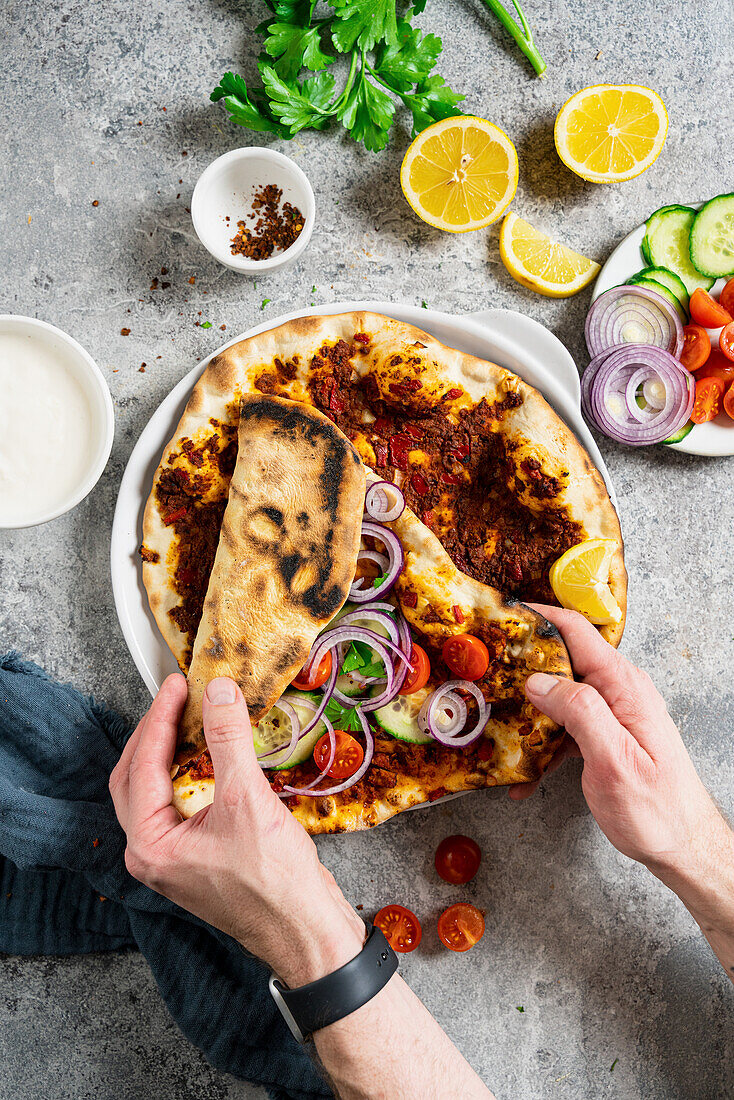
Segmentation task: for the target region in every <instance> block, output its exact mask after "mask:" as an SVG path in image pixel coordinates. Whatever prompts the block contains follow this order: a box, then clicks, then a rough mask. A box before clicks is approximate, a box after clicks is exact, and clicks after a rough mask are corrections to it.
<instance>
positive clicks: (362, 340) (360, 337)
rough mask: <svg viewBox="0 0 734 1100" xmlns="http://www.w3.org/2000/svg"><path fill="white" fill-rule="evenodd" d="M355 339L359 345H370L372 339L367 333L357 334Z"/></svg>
mask: <svg viewBox="0 0 734 1100" xmlns="http://www.w3.org/2000/svg"><path fill="white" fill-rule="evenodd" d="M354 339H355V340H356V341H357V343H358V344H369V342H370V338H369V336H368V335H367V333H366V332H355V334H354Z"/></svg>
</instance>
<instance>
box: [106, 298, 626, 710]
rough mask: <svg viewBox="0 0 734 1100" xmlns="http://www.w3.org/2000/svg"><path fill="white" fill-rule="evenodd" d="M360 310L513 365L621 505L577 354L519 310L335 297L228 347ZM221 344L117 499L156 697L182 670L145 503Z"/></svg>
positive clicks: (169, 407)
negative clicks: (159, 609)
mask: <svg viewBox="0 0 734 1100" xmlns="http://www.w3.org/2000/svg"><path fill="white" fill-rule="evenodd" d="M359 309H365V310H370V311H372V312H374V313H384V314H386V315H388V316H390V317H395V318H396V319H398V320H400V321H407V322H408V323H409V324H412V325H416V326H417V327H419V328H422V329H425V330H427V331H428V332H430V333H431V334H432V335H433V336H435V337H436V338H437V339H439V340H441V341H443V343H445V344H447V345H449V346H450V347H454V348H458V349H459V350H461V351H465V352H469V353H470V354H472V355H477V356H480V357H481V358H483V359H490V360H492V361H493V362H495V363H499V364H500V365H501V366H503V367H507V368H509V369H510V370H512V371H514V372H515V373H516V374H518V375H520V376H521V377H522V378H524V379H525V381H526V382H529V383H530V384H531V385H532V386H535V387H536V388H537V389H538V390H540V392H541V393H542V394H543V395H544V396H545V397H546V399H547V400H548V401H549V403H550V404H551V405H552V406H553V407H554V409H555V410H556V412H557V413H558V414H559V415H560V416H561V417H562V418H563V419H564V420H565V422H566V423H567V424H568V425H569V427H570V428H571V429H572V431H573V432H574V433H575V434H576V436H577V437H578V439H579V440H580V442H581V443H582V444H583V445H584V446H585V447H586V449H587V451H588V452H589V454H590V456H591V458H592V461H593V462H594V463H595V464H596V466H597V467H598V469H599V471H600V472H601V474H602V476H603V477H604V480H605V481H606V484H607V488H608V490H609V493H610V496H611V498H612V501H613V502H615V503H616V501H615V495H614V489H613V487H612V484H611V481H610V480H609V474H608V472H607V469H606V466H605V465H604V460H603V459H602V457H601V454H600V453H599V450H598V448H597V446H596V443H595V442H594V440H593V438H592V436H591V434H590V432H589V429H588V428H587V427H586V424H585V423H584V421H583V418H582V416H581V411H580V407H579V400H580V390H579V376H578V371H577V369H576V365H575V364H574V361H573V359H572V358H571V356H570V355H569V353H568V351H566V349H565V347H564V346H563V344H561V342H560V341H559V340H557V339H556V337H555V336H553V334H552V333H550V332H549V331H548V330H547V329H546V328H544V327H543V326H542V325H540V324H538V322H537V321H533V320H531V319H530V318H529V317H524V316H523V315H522V314H520V313H515V312H513V311H511V310H506V309H492V310H487V311H486V312H483V313H476V314H472V315H469V316H465V317H458V316H454V315H452V314H450V313H439V312H437V311H435V310H426V309H420V308H419V307H417V306H408V305H398V304H394V303H391V302H334V303H332V304H329V305H323V306H317V307H312V308H311V309H302V310H297V311H296V312H294V313H289V314H285V315H283V316H281V317H277V318H275V319H274V320H272V321H268V322H266V323H264V324H262V325H258V326H256V327H255V328H252V329H250V330H249V331H248V332H245V333H242V334H241V335H239V336H235V337H233V339H232V340H229V341H228V342H227V344H224V345H223V347H229V346H230V345H231V344H234V343H236V342H237V341H238V340H242V339H243V338H244V337H246V336H254V335H255V334H257V333H259V332H264V331H266V330H267V329H271V328H276V327H277V326H278V325H281V324H283V323H284V322H285V321H290V320H291V319H292V318H294V317H304V316H308V315H311V314H334V313H348V312H351V311H352V310H359ZM221 350H222V348H219V349H217V351H216V352H212V354H211V355H210V356H208V357H207V358H206V359H204V360H203V361H202V362H201V363H198V364H197V365H196V366H195V367H194V368H193V369H192V370H191V371H189V373H188V374H187V375H185V377H184V378H182V379H181V381H180V382H179V383H178V385H177V386H175V387H174V389H173V390H171V392H170V393H169V395H168V397H166V398H165V400H164V401H163V402H162V403H161V404H160V405H159V407H158V408H157V409H156V411H155V412H154V413H153V416H152V417H151V418H150V420H149V422H148V424H147V425H146V426H145V428H144V429H143V432H142V434H141V436H140V439H139V440H138V442H137V444H136V445H135V448H134V450H133V452H132V454H131V455H130V460H129V462H128V464H127V468H126V469H125V473H124V475H123V478H122V482H121V484H120V492H119V495H118V498H117V507H116V509H115V518H114V523H113V525H112V546H111V567H112V587H113V592H114V597H115V606H116V608H117V614H118V617H119V620H120V626H121V627H122V633H123V635H124V637H125V641H126V642H127V645H128V648H129V650H130V653H131V655H132V658H133V660H134V662H135V664H136V666H137V668H138V671H139V672H140V675H141V676H142V677H143V680H144V681H145V683H146V685H147V687H148V689H149V690H150V693H151V695H154V694H155V693H156V691H157V690H158V688H159V686H160V684H161V683H162V681H163V680H164V679H165V677H166V676H167V675H168V674H169V673H171V672H175V671H177V665H176V662H175V660H174V658H173V655H172V654H171V652H170V650H169V649H168V646H167V645H166V643H165V642H164V641H163V638H162V637H161V635H160V633H159V631H158V627H157V626H156V623H155V620H154V618H153V616H152V615H151V613H150V609H149V607H148V600H147V596H146V594H145V590H144V588H143V583H142V573H141V568H140V556H139V554H138V548H139V546H140V542H141V530H142V516H143V509H144V507H145V502H146V500H147V497H148V494H149V492H150V487H151V483H152V480H153V475H154V473H155V470H156V468H157V466H158V462H159V461H160V457H161V453H162V451H163V448H164V447H165V445H166V443H167V442H168V440H169V439H170V438H171V436H172V435H173V432H174V429H175V427H176V424H177V423H178V420H179V418H180V416H181V413H182V411H183V408H184V405H185V404H186V401H187V400H188V397H189V394H190V392H191V389H192V387H193V385H194V383H195V382H196V380H197V378H198V377H199V375H200V374H201V372H202V371H203V369H204V367H205V366H206V364H207V363H208V362H209V360H210V359H211V358H213V356H214V355H216V354H218V352H219V351H221Z"/></svg>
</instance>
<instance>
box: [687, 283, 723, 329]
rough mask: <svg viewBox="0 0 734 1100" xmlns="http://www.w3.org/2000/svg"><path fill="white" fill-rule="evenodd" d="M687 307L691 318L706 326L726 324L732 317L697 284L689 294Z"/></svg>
mask: <svg viewBox="0 0 734 1100" xmlns="http://www.w3.org/2000/svg"><path fill="white" fill-rule="evenodd" d="M688 308H689V309H690V311H691V317H692V318H693V320H694V321H697V322H698V323H699V325H705V327H706V328H720V327H721V326H722V325H728V324H729V322H730V321H731V319H732V317H731V313H729V311H728V310H726V309H724V307H723V306H722V305H721V303H720V302H717V301H716V299H715V298H712V297H711V295H710V294H709V293H708V292H707V291H705V290H702V289H701V287H700V286H697V287H696V289H695V290H694V292H693V294H692V295H691V300H690V302H689V304H688Z"/></svg>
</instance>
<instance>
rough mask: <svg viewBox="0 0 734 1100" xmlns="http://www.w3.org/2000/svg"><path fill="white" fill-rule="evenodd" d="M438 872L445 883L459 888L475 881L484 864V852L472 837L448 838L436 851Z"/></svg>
mask: <svg viewBox="0 0 734 1100" xmlns="http://www.w3.org/2000/svg"><path fill="white" fill-rule="evenodd" d="M435 862H436V871H437V872H438V875H439V877H440V878H442V879H443V880H444V882H451V883H453V884H454V885H455V886H459V885H461V884H462V883H464V882H469V881H470V879H473V878H474V876H475V875H476V873H477V871H478V870H479V864H480V863H481V862H482V852H481V849H480V847H479V845H478V844H477V842H476V841H475V840H472V838H471V837H470V836H463V834H461V833H457V834H456V835H455V836H447V837H446V839H445V840H442V841H441V843H440V844H439V846H438V848H437V849H436V859H435Z"/></svg>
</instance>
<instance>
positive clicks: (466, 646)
mask: <svg viewBox="0 0 734 1100" xmlns="http://www.w3.org/2000/svg"><path fill="white" fill-rule="evenodd" d="M441 656H442V657H443V659H444V661H445V662H446V664H447V665H448V666H449V669H450V670H451V672H453V674H454V676H458V677H459V679H461V680H481V678H482V676H484V673H485V672H486V671H487V669H488V668H489V650H488V649H487V647H486V645H485V644H484V642H483V641H482V639H481V638H475V637H473V635H471V634H452V635H451V637H450V638H447V639H446V641H445V642H444V643H443V650H442V652H441Z"/></svg>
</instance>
